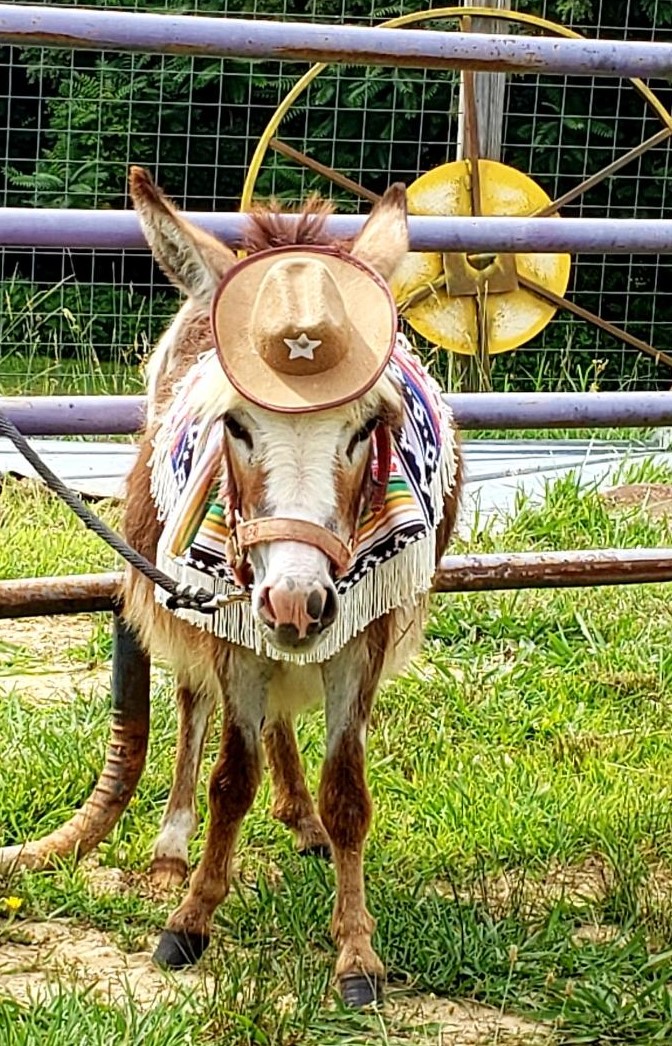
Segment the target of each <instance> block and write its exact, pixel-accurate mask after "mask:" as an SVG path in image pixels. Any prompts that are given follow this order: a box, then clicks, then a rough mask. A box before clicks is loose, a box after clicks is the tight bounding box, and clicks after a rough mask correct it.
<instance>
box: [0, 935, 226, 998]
mask: <svg viewBox="0 0 672 1046" xmlns="http://www.w3.org/2000/svg"><path fill="white" fill-rule="evenodd" d="M207 983H208V979H207V977H205V976H204V974H202V973H200V972H199V971H198V970H194V971H181V972H180V975H179V979H177V978H173V977H171V976H170V975H169V974H166V973H163V972H162V971H161V970H159V969H157V967H156V966H154V965H153V964H152V962H151V952H150V951H149V950H147V951H141V952H135V953H133V954H126V953H124V952H122V951H121V950H120V949H119V948H118V947H117V946H116V944H115V943H114V941H113V940H112V939H111V938H110V937H109V936H108V935H107V934H105V933H102V932H101V931H100V930H93V929H89V928H83V927H81V926H77V925H75V924H74V923H72V922H71V921H70V920H65V919H63V920H61V919H54V920H50V921H49V922H31V921H27V922H18V923H14V924H13V925H12V927H11V928H10V929H9V930H8V931H6V934H5V935H4V936H3V937H2V938H0V998H2V997H3V996H5V997H7V996H10V997H11V998H14V999H16V1000H17V1001H18V1002H22V1003H28V1002H31V1001H35V1000H40V999H44V998H46V997H47V996H48V995H49V994H50V993H51V992H53V991H55V990H57V989H58V986H59V985H63V986H67V987H69V988H74V987H76V988H77V989H78V990H90V991H93V992H94V993H95V994H96V995H97V996H99V997H100V998H101V999H102V1000H104V1001H105V1002H114V1003H117V1004H119V1003H123V1002H124V1001H126V1000H128V999H129V998H132V999H133V1001H134V1002H135V1003H136V1005H138V1006H140V1007H142V1008H147V1007H150V1006H153V1005H155V1004H156V1003H158V1002H170V1001H173V1000H174V999H175V997H176V996H178V995H180V996H183V997H185V998H186V997H188V996H190V995H191V996H193V994H194V992H197V991H199V990H201V989H203V988H204V987H206V986H207Z"/></svg>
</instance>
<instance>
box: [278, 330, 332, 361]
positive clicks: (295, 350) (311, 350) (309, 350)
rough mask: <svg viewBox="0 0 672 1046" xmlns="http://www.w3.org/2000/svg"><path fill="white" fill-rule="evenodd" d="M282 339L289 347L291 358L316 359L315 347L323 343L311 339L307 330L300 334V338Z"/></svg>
mask: <svg viewBox="0 0 672 1046" xmlns="http://www.w3.org/2000/svg"><path fill="white" fill-rule="evenodd" d="M282 340H283V341H284V343H285V345H286V346H287V348H288V349H289V358H290V360H298V359H304V360H313V359H315V349H317V348H319V346H320V345H321V344H322V342H321V341H319V340H316V341H311V340H310V338H309V337H308V335H307V334H306V332H305V331H304V332H303V334H299V336H298V338H283V339H282Z"/></svg>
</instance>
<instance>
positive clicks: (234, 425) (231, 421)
mask: <svg viewBox="0 0 672 1046" xmlns="http://www.w3.org/2000/svg"><path fill="white" fill-rule="evenodd" d="M224 424H225V425H226V427H227V429H228V430H229V432H230V433H231V435H232V436H233V438H234V439H239V440H240V441H241V443H244V444H245V446H246V447H247V448H248V450H252V437H251V436H250V434H249V432H248V431H247V429H246V428H245V427H244V426H243V425H241V424H240V422H239V421H237V420H236V419H235V418H234V417H233V415H232V414H225V415H224Z"/></svg>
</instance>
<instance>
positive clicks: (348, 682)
mask: <svg viewBox="0 0 672 1046" xmlns="http://www.w3.org/2000/svg"><path fill="white" fill-rule="evenodd" d="M384 624H385V623H384V622H380V623H376V625H374V626H370V627H369V629H368V630H367V632H365V633H364V634H363V635H362V636H358V637H357V638H356V639H354V640H352V641H351V642H350V643H348V645H347V646H346V647H345V649H344V650H343V651H342V652H341V653H340V654H338V655H337V656H336V657H334V658H333V659H332V660H331V661H329V662H328V663H327V665H326V666H325V668H324V684H325V694H326V714H327V756H326V760H325V763H324V768H323V771H322V780H321V782H320V798H319V806H320V814H321V817H322V821H323V823H324V827H325V828H326V830H327V833H328V834H329V838H330V840H331V847H332V854H333V860H334V865H335V868H336V904H335V907H334V915H333V920H332V933H333V936H334V939H335V941H336V944H337V945H338V948H339V955H338V960H337V962H336V976H337V978H338V982H339V987H340V989H341V994H342V996H343V999H344V1001H345V1002H346V1003H347V1004H348V1005H350V1006H365V1005H367V1004H368V1003H370V1002H374V1001H375V1000H377V999H379V998H380V997H381V996H382V988H383V981H384V976H385V970H384V967H383V964H382V962H381V961H380V959H379V958H378V956H377V955H376V953H375V951H374V950H373V947H372V946H371V936H372V934H373V931H374V929H375V922H374V920H373V918H372V916H371V915H370V914H369V912H368V911H367V909H366V899H365V894H364V842H365V839H366V834H367V832H368V829H369V825H370V823H371V813H372V803H371V798H370V796H369V791H368V788H367V785H366V776H365V743H366V729H367V724H368V720H369V715H370V712H371V705H372V702H373V697H374V694H375V690H376V686H377V683H378V679H379V677H380V670H381V665H382V653H381V650H382V649H384V646H383V644H382V643H379V642H378V637H377V635H375V634H372V633H377V632H378V631H379V630H381V628H382V627H384ZM376 626H378V627H376Z"/></svg>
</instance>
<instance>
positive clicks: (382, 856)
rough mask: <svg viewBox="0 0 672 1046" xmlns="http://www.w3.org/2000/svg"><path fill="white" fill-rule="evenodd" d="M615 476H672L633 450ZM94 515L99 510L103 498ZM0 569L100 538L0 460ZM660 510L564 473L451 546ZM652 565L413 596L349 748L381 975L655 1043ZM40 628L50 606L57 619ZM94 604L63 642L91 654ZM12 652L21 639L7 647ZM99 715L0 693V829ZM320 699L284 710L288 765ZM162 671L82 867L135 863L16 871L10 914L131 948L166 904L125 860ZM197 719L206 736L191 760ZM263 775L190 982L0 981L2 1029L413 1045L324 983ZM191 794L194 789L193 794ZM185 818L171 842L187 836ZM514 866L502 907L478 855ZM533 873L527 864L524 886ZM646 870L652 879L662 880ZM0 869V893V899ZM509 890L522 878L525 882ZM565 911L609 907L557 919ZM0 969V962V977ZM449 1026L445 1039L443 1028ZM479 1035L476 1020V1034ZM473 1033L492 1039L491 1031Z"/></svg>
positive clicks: (670, 663)
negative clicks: (99, 992)
mask: <svg viewBox="0 0 672 1046" xmlns="http://www.w3.org/2000/svg"><path fill="white" fill-rule="evenodd" d="M627 478H628V479H629V480H631V481H636V480H637V479H646V480H656V481H667V482H671V481H672V476H670V475H667V474H665V473H664V472H661V471H660V470H657V471H653V470H651V468H650V467H646V466H640V468H639V471H635V472H633V471H632V470H631V471H630V473H629V475H628V476H627ZM103 510H104V511H105V512H106V514H107V515H108V516H110V515H111V516H112V517H114V515H115V512H114V511H111V508H110V506H103ZM0 530H1V531H2V532H3V533H5V534H11V535H12V541H11V549H10V548H9V543H8V542H5V543H3V545H2V547H0V577H20V576H26V575H31V574H49V573H65V572H69V571H85V570H98V569H109V568H110V567H111V566H112V565H113V560H112V559H111V557H110V555H109V553H108V552H107V551H106V550H105V548H104V546H101V545H100V544H99V543H98V541H97V540H96V539H95V538H93V537H91V536H90V535H88V534H86V533H85V532H84V531H83V530H82V529H81V527H80V525H79V524H78V523H77V522H76V521H75V520H74V519H73V518H72V517H71V516H70V515H69V514H68V513H67V511H66V510H65V509H61V508H60V507H59V506H58V505H57V504H55V503H54V502H53V501H52V500H51V499H49V498H47V497H46V496H45V495H43V494H42V493H39V492H37V491H36V490H35V488H33V487H32V486H30V485H26V484H21V483H17V482H13V481H8V482H7V483H6V484H5V486H4V489H3V490H2V493H1V494H0ZM669 541H670V528H669V526H668V524H667V523H665V522H664V521H653V520H651V519H650V518H649V517H648V516H647V515H646V513H645V512H643V511H641V510H639V509H630V510H628V511H627V512H619V513H612V512H609V511H607V510H606V509H605V507H604V505H603V503H602V502H601V500H600V499H599V497H598V496H597V495H596V494H594V493H589V494H588V495H586V496H581V495H580V494H579V492H578V490H577V485H576V483H575V481H574V480H573V478H572V477H569V478H567V479H565V480H563V481H561V482H560V483H558V484H556V485H555V486H554V487H552V488H550V489H549V491H548V494H547V498H546V502H545V504H544V505H543V506H542V507H540V508H537V509H533V508H531V507H530V506H528V505H525V504H522V503H521V504H520V505H519V511H518V513H517V515H516V518H515V520H514V521H513V522H512V523H511V524H510V525H509V527H508V529H507V530H506V531H505V532H504V533H503V534H494V533H492V532H490V531H487V530H486V531H485V532H484V533H481V534H475V535H474V537H473V541H472V542H470V547H471V548H472V549H474V550H479V549H480V550H494V549H531V548H536V549H553V548H567V547H591V546H592V547H605V546H611V545H613V546H621V547H636V546H644V545H665V544H669ZM671 624H672V614H671V612H670V601H669V590H668V588H667V586H634V587H620V588H607V589H595V590H590V589H584V590H567V591H560V590H556V591H539V592H519V593H491V594H487V593H481V594H472V595H462V596H444V597H439V598H437V599H436V600H435V602H434V608H433V612H432V617H431V621H430V624H429V628H428V636H427V643H426V646H425V650H424V653H423V656H422V658H421V660H420V661H419V662H418V664H417V665H415V666H414V667H413V668H412V669H411V670H410V671H409V673H408V674H407V675H406V676H405V677H404V678H403V679H401V680H399V681H397V682H395V683H393V684H391V685H389V686H387V687H386V688H385V689H384V691H383V692H382V693H381V695H380V696H379V699H378V701H377V705H376V709H375V716H374V729H373V732H372V737H371V742H370V749H369V758H368V766H369V779H370V785H371V789H372V792H373V796H374V801H375V809H376V813H375V820H374V824H373V828H372V831H371V836H370V842H369V846H368V851H367V862H366V867H367V882H368V894H369V901H370V906H371V908H372V910H373V911H374V913H375V915H376V916H377V919H378V929H377V933H376V945H377V948H378V950H379V953H380V954H381V956H382V957H383V959H384V961H385V962H386V964H387V967H388V971H389V976H390V981H391V986H392V991H391V994H392V996H394V994H395V991H397V992H398V991H399V989H400V988H401V987H405V988H407V989H411V990H412V991H413V992H416V993H419V994H422V993H430V992H432V993H435V994H436V995H439V996H450V997H464V998H472V999H475V1000H477V1001H478V1002H480V1003H483V1004H488V1005H490V1006H493V1007H495V1008H496V1009H497V1010H502V1011H503V1012H507V1013H518V1014H522V1015H524V1016H526V1017H528V1018H531V1019H537V1020H539V1019H542V1020H545V1021H548V1022H549V1024H550V1027H551V1028H552V1030H553V1035H554V1039H553V1040H552V1041H554V1042H555V1043H563V1044H564V1043H567V1044H570V1043H595V1044H611V1043H614V1044H616V1043H619V1044H621V1043H638V1044H644V1043H653V1042H669V1041H672V997H671V994H670V989H669V983H670V980H671V978H672V951H671V950H670V949H671V948H672V919H671V918H670V915H669V910H670V888H669V883H670V882H672V875H671V874H670V871H669V870H672V803H671V799H672V784H671V782H672V731H671V729H670V721H671V719H672V646H671V644H670V639H669V637H670V627H671ZM64 627H65V626H64ZM35 657H36V653H35V651H34V650H31V649H30V644H29V642H28V641H26V642H25V643H23V644H22V643H7V642H5V643H4V645H3V646H2V647H0V666H1V665H2V664H3V663H4V666H5V667H4V669H3V668H2V667H0V672H1V671H5V672H10V671H16V670H17V669H18V670H21V669H22V668H23V667H24V666H25V665H26V664H33V663H34V661H35ZM108 657H109V640H108V638H107V636H106V633H105V631H104V628H103V624H102V620H101V619H99V620H98V622H94V621H92V622H91V638H90V640H88V641H86V642H81V641H78V643H76V644H75V646H74V653H73V658H74V659H75V660H77V659H79V660H86V661H88V662H91V661H96V660H100V661H104V660H105V659H106V658H108ZM31 659H32V660H31ZM108 722H109V699H108V695H107V694H106V693H101V694H100V700H98V701H94V702H92V701H91V700H90V699H89V698H88V697H85V696H84V695H82V694H77V693H75V694H73V696H72V698H71V699H70V700H66V701H63V702H48V703H43V702H42V703H40V702H36V701H31V700H30V699H29V698H27V697H25V696H24V697H21V696H20V695H18V694H10V695H9V696H8V697H6V698H5V699H4V700H2V701H0V736H1V737H2V738H3V739H4V741H3V745H2V747H1V748H0V810H1V811H2V828H1V830H0V841H1V842H6V843H12V842H15V841H17V840H20V839H23V838H25V837H27V836H30V835H36V834H38V833H43V832H46V831H49V830H50V829H52V828H54V827H56V826H57V825H58V824H59V823H60V822H61V821H62V820H63V819H64V818H65V817H66V816H67V815H68V814H69V813H70V812H71V811H72V810H73V809H75V808H76V807H77V805H78V804H80V803H81V801H82V799H83V798H84V797H85V796H86V795H87V794H88V792H89V790H90V789H91V787H92V785H93V783H94V781H95V779H96V775H97V772H98V769H99V767H100V765H101V761H102V759H103V754H104V749H105V741H106V736H107V730H108ZM323 734H324V724H323V718H322V715H321V713H317V714H316V715H315V716H313V717H307V718H306V719H305V720H303V721H302V722H301V724H300V742H301V747H302V751H303V754H304V757H305V760H306V764H307V768H308V776H309V779H310V781H311V784H312V785H313V787H314V786H315V785H316V782H317V779H318V774H319V767H320V762H321V758H322V753H323ZM174 737H175V713H174V708H173V703H172V697H171V693H170V687H169V685H168V684H167V683H166V682H164V681H162V680H161V679H159V680H158V683H157V687H156V689H155V693H154V695H153V725H152V735H151V749H150V755H149V760H148V766H147V770H146V773H145V775H144V777H143V779H142V782H141V785H140V787H139V789H138V792H137V795H136V797H135V798H134V800H133V801H132V803H131V805H130V807H129V810H128V811H127V813H126V814H125V816H124V817H123V818H122V820H121V822H120V824H119V825H118V826H117V828H116V829H115V830H114V832H113V833H112V835H111V836H110V838H109V839H108V840H106V842H105V843H104V844H102V845H101V847H100V848H99V857H100V860H101V861H102V863H103V864H104V865H105V866H109V867H119V868H121V869H124V870H125V871H126V872H128V873H131V874H132V875H133V876H135V879H132V881H131V883H130V885H129V886H128V887H127V888H126V889H125V890H123V891H122V892H121V893H119V894H116V895H113V896H112V895H105V896H100V895H98V894H97V893H96V892H95V891H94V890H93V889H92V888H91V885H90V882H89V880H88V878H87V874H86V872H85V870H84V869H82V868H75V867H74V866H73V865H72V864H71V863H69V862H68V863H66V864H65V865H64V866H63V867H61V868H60V869H59V870H57V871H55V872H53V873H49V874H36V873H23V874H20V875H16V876H15V877H14V878H13V880H12V881H11V882H7V883H5V884H4V891H5V894H6V895H9V894H11V895H15V896H18V897H19V898H21V900H22V902H23V906H22V908H21V910H20V912H19V913H18V915H17V916H16V917H15V918H14V919H13V921H11V922H6V924H5V927H4V930H3V928H2V924H1V923H0V956H1V951H2V949H1V942H2V937H3V934H4V937H5V939H7V940H11V939H13V938H16V936H17V935H19V936H20V932H21V924H22V920H23V919H24V918H26V917H29V918H32V919H47V918H50V917H54V916H55V915H58V916H60V917H68V918H71V919H73V920H75V922H76V923H77V924H78V925H83V926H87V925H88V926H93V927H96V928H98V929H100V930H103V931H105V932H107V933H109V934H110V935H111V937H112V939H113V940H114V941H116V942H117V943H118V944H119V945H120V946H121V947H122V948H123V949H125V950H128V951H130V952H133V951H134V950H136V949H138V948H139V947H144V946H146V943H147V938H148V935H149V936H150V937H151V935H152V934H154V933H156V932H157V931H158V930H159V929H160V927H161V925H162V923H163V921H164V919H165V917H166V915H167V913H168V911H169V909H170V905H169V903H168V902H164V901H159V900H156V899H153V900H152V899H149V898H148V896H147V893H146V891H144V890H143V889H142V878H141V873H142V872H143V870H144V869H145V868H146V866H147V862H148V856H149V853H150V848H151V843H152V839H153V836H154V834H155V832H156V830H157V827H158V822H159V818H160V815H161V809H162V805H163V803H164V802H165V800H166V797H167V794H168V788H169V782H170V773H171V768H172V759H173V753H174ZM215 743H216V738H215V737H214V736H213V738H212V739H211V741H210V744H209V747H208V751H207V754H206V764H207V765H210V764H211V761H212V758H213V755H214V750H215ZM269 801H270V794H269V784H268V780H264V783H263V786H262V788H261V791H260V794H259V797H258V799H257V801H256V802H255V805H254V809H253V811H252V813H251V814H250V816H249V817H248V818H247V820H246V822H245V825H244V829H243V833H242V837H241V842H240V845H239V857H240V869H239V874H238V877H237V880H236V886H235V889H234V890H233V892H232V894H231V896H230V898H229V899H228V901H227V902H226V903H225V904H224V905H223V906H222V907H221V909H220V911H219V913H218V916H217V937H216V941H215V944H214V946H213V948H212V950H211V954H210V955H209V956H208V957H207V959H206V960H205V966H206V968H207V969H208V970H209V972H210V974H211V976H212V978H213V981H212V984H211V988H210V990H209V991H208V992H206V993H205V994H204V995H203V996H202V997H199V998H197V999H195V1000H193V1001H192V1003H191V1005H190V1007H189V1008H185V1007H182V1006H174V1007H169V1006H164V1005H163V1004H161V1005H157V1007H155V1008H151V1009H149V1010H148V1011H145V1010H142V1009H139V1008H137V1007H134V1006H133V1005H131V1004H130V1003H129V1004H128V1005H127V1006H126V1007H122V1008H120V1007H118V1006H114V1005H110V1004H108V1003H106V1002H104V1001H101V1000H100V999H98V998H97V997H96V996H94V995H92V994H91V993H87V992H86V991H79V992H77V991H75V990H73V989H72V988H71V987H70V986H69V985H67V984H64V985H63V987H62V988H61V990H60V992H59V993H58V994H57V995H56V996H55V997H54V998H53V999H52V1000H51V1001H50V1002H49V1003H39V1004H38V1003H36V1004H34V1005H33V1006H19V1005H18V1004H16V1003H14V1002H11V1001H6V1002H4V1003H0V1041H1V1042H3V1044H4V1043H7V1044H8V1046H29V1044H30V1046H32V1044H33V1043H38V1042H39V1043H40V1044H42V1043H46V1044H48V1046H51V1044H52V1043H53V1044H54V1046H56V1044H58V1046H61V1044H62V1046H70V1044H71V1043H72V1044H73V1046H76V1044H79V1043H86V1044H87V1046H88V1044H95V1046H97V1044H98V1043H100V1044H101V1046H102V1044H103V1043H104V1044H108V1043H110V1044H116V1043H129V1044H130V1043H136V1042H137V1043H140V1042H142V1043H147V1044H150V1046H153V1044H154V1043H156V1044H157V1046H159V1044H161V1046H171V1044H172V1043H178V1042H180V1043H192V1042H194V1043H197V1042H198V1043H217V1044H227V1046H228V1044H231V1046H239V1044H241V1043H260V1044H283V1046H290V1044H291V1046H299V1044H301V1046H318V1044H320V1046H323V1044H346V1043H352V1044H354V1043H373V1042H376V1043H378V1042H380V1043H393V1044H401V1043H408V1042H418V1043H424V1042H427V1043H429V1042H432V1043H436V1044H438V1043H439V1042H440V1041H441V1040H440V1038H439V1029H438V1028H436V1027H431V1026H430V1027H428V1028H427V1029H425V1030H424V1031H423V1032H422V1034H421V1032H420V1030H419V1029H415V1030H412V1029H410V1027H409V1026H408V1024H407V1023H405V1022H404V1021H403V1020H401V1019H400V1018H398V1016H395V1011H394V1010H392V1011H389V1012H388V1011H384V1012H383V1013H382V1014H379V1015H375V1014H374V1015H371V1014H365V1015H350V1014H346V1013H345V1012H343V1010H342V1009H341V1008H340V1007H339V1005H338V1003H337V1002H336V1001H335V1000H334V998H333V994H332V991H331V986H330V983H331V982H330V978H331V969H332V963H333V959H334V954H333V946H332V944H331V941H330V939H329V931H328V927H329V916H330V909H331V904H332V900H333V889H334V883H333V871H332V869H331V868H330V867H328V866H324V865H323V864H321V863H319V862H314V861H310V860H308V861H306V860H301V859H300V858H299V857H298V856H297V855H296V854H295V853H294V850H293V844H292V841H291V839H290V838H289V836H288V834H287V833H286V832H285V830H284V829H283V828H282V827H281V826H280V825H278V824H277V823H275V822H272V821H271V819H270V818H269V816H268V813H267V810H268V806H269ZM199 802H200V808H201V815H202V816H205V797H204V787H202V788H201V792H200V798H199ZM202 841H203V835H202V831H201V832H199V835H198V837H197V839H196V840H195V842H194V846H193V857H194V859H196V858H197V857H198V855H199V852H200V849H201V847H202ZM558 865H562V866H567V867H569V868H570V869H574V870H575V874H576V875H580V874H581V869H582V868H585V867H588V866H590V867H599V868H601V869H603V872H604V877H605V883H606V887H605V889H604V891H603V892H602V893H601V894H598V895H596V896H590V897H587V898H583V899H582V898H581V897H580V896H576V895H575V894H574V893H572V892H571V891H567V892H566V893H565V895H564V896H563V895H560V896H558V895H557V894H555V893H551V892H549V889H548V886H547V881H548V876H549V873H550V872H552V871H553V870H554V869H556V868H557V867H558ZM505 873H506V874H507V875H508V876H509V877H514V879H515V883H516V885H515V888H513V889H512V891H511V896H510V898H509V900H508V903H506V904H503V903H502V896H501V883H502V875H503V874H505ZM534 884H537V885H536V886H535V885H534ZM666 884H668V885H666ZM1 895H2V890H1V889H0V896H1ZM531 898H532V899H531ZM586 925H598V926H600V925H605V926H609V927H613V928H615V936H613V937H611V938H609V939H605V940H594V941H591V940H585V939H582V940H579V939H577V937H576V931H577V929H578V928H579V927H583V926H586ZM0 983H1V981H0ZM451 1041H453V1040H452V1039H450V1038H446V1039H445V1040H444V1043H445V1044H446V1046H447V1043H449V1042H451ZM487 1041H490V1040H487ZM498 1041H500V1042H502V1043H504V1042H507V1041H511V1040H510V1039H506V1037H505V1036H504V1034H502V1037H501V1039H499V1040H498Z"/></svg>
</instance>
